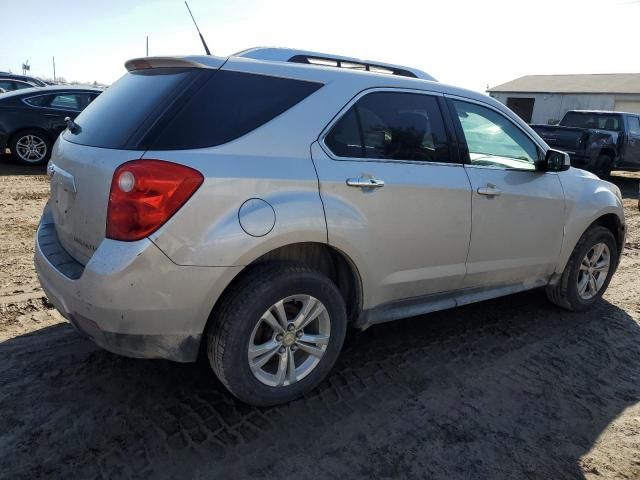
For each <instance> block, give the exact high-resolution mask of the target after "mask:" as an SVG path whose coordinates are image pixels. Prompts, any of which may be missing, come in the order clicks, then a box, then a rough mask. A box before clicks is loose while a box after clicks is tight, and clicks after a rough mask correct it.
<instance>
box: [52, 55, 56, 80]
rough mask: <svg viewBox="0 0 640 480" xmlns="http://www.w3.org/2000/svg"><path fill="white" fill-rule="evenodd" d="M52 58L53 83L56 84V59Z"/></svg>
mask: <svg viewBox="0 0 640 480" xmlns="http://www.w3.org/2000/svg"><path fill="white" fill-rule="evenodd" d="M51 58H53V83H56V57H55V56H54V57H51Z"/></svg>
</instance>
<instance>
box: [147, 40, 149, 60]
mask: <svg viewBox="0 0 640 480" xmlns="http://www.w3.org/2000/svg"><path fill="white" fill-rule="evenodd" d="M148 56H149V35H147V57H148Z"/></svg>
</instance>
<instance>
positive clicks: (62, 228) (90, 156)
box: [49, 57, 224, 265]
mask: <svg viewBox="0 0 640 480" xmlns="http://www.w3.org/2000/svg"><path fill="white" fill-rule="evenodd" d="M216 60H218V59H215V58H214V57H210V60H209V62H210V64H212V65H207V68H199V67H202V65H195V64H193V62H188V61H185V62H180V60H176V59H172V60H171V62H167V61H166V59H165V61H164V62H161V61H157V62H156V64H155V65H154V63H153V62H154V59H145V60H141V61H137V62H138V63H137V64H136V63H132V62H128V63H127V67H128V68H129V69H130V71H129V73H127V74H125V76H123V77H122V78H121V79H120V80H118V81H117V82H116V83H115V84H114V85H112V86H111V87H109V88H108V89H107V90H106V91H105V92H104V93H103V94H101V95H100V96H99V97H98V98H97V99H96V100H95V101H94V102H93V103H91V105H89V106H88V107H87V108H86V109H85V110H84V111H83V112H82V113H81V114H80V115H79V116H78V117H77V118H76V120H75V122H76V124H77V125H78V128H77V129H74V130H75V132H71V131H70V130H66V131H65V132H64V133H63V134H62V135H61V137H60V139H59V140H58V142H57V143H56V146H55V148H54V150H53V155H52V157H51V163H50V165H49V173H50V174H52V175H51V200H50V202H49V205H50V208H51V210H52V214H53V219H54V222H55V227H56V231H57V234H58V238H59V240H60V242H61V244H62V245H63V247H64V248H65V250H66V251H67V252H68V253H69V254H70V255H71V256H72V257H74V258H75V259H76V260H77V261H78V262H80V263H82V264H83V265H84V264H86V263H87V262H88V260H89V259H90V258H91V256H92V255H93V252H94V251H95V250H96V249H97V248H98V246H99V245H100V242H101V241H102V240H103V239H104V237H105V231H106V218H107V206H108V202H109V190H110V187H111V180H112V177H113V173H114V171H115V170H116V169H117V167H118V166H120V165H121V164H122V163H124V162H127V161H129V160H135V159H138V158H140V157H141V156H142V155H143V154H144V152H145V151H146V150H147V149H149V147H150V145H151V144H152V143H153V138H154V135H156V136H157V135H158V132H160V131H162V129H163V128H164V126H163V125H162V122H166V121H168V120H167V118H166V117H168V116H170V113H171V111H172V109H173V108H177V105H178V104H179V103H181V102H183V101H184V100H185V97H187V98H188V97H189V95H191V94H192V93H193V91H195V90H197V89H198V88H199V85H200V84H201V83H202V82H204V81H206V78H208V77H209V76H210V75H212V74H213V73H214V72H215V71H216V70H217V69H218V68H219V67H220V66H221V65H222V64H223V63H224V61H223V60H222V59H219V62H217V63H218V64H217V65H216ZM166 65H170V66H169V67H167V66H166ZM152 67H153V68H152ZM156 67H157V68H156Z"/></svg>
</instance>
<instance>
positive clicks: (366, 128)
mask: <svg viewBox="0 0 640 480" xmlns="http://www.w3.org/2000/svg"><path fill="white" fill-rule="evenodd" d="M325 144H326V145H327V147H329V149H331V151H332V152H333V153H334V154H335V155H337V156H339V157H352V158H353V157H363V158H372V159H387V160H418V161H426V162H449V161H451V158H450V155H449V144H448V138H447V134H446V130H445V127H444V122H443V119H442V114H441V112H440V108H439V106H438V101H437V100H436V98H435V97H433V96H431V95H426V94H414V93H396V92H376V93H370V94H368V95H365V96H364V97H362V98H361V99H360V100H358V102H357V103H356V104H355V105H354V106H353V107H351V109H350V110H349V111H348V112H347V113H346V114H345V115H344V116H343V117H342V118H341V119H340V120H339V121H338V122H337V123H336V124H335V126H334V127H333V128H332V129H331V131H330V132H329V134H328V135H327V137H326V139H325Z"/></svg>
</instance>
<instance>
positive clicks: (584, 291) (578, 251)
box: [546, 225, 618, 312]
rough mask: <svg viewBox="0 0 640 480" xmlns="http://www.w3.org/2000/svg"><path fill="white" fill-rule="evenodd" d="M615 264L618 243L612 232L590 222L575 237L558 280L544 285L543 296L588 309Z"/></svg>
mask: <svg viewBox="0 0 640 480" xmlns="http://www.w3.org/2000/svg"><path fill="white" fill-rule="evenodd" d="M595 257H598V258H595ZM605 264H606V265H607V269H606V272H605V270H604V266H605ZM617 265H618V246H617V244H616V240H615V238H614V236H613V234H612V233H611V231H610V230H609V229H607V228H605V227H602V226H599V225H596V226H593V227H591V228H589V229H588V230H587V231H586V232H585V233H584V234H583V235H582V237H581V238H580V240H579V241H578V244H577V245H576V247H575V249H574V250H573V253H572V254H571V257H570V258H569V262H567V265H566V267H565V269H564V271H563V272H562V277H561V278H560V281H559V282H558V283H557V284H556V285H549V286H548V287H547V289H546V293H547V297H548V298H549V300H550V301H551V302H553V303H555V304H556V305H558V306H560V307H562V308H564V309H566V310H570V311H577V312H580V311H584V310H588V309H589V308H591V307H592V306H593V305H594V304H595V303H596V302H597V301H598V300H599V299H600V298H601V297H602V295H603V294H604V292H605V291H606V289H607V287H608V286H609V282H610V281H611V277H612V276H613V273H614V272H615V269H616V266H617ZM591 280H593V281H591Z"/></svg>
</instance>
